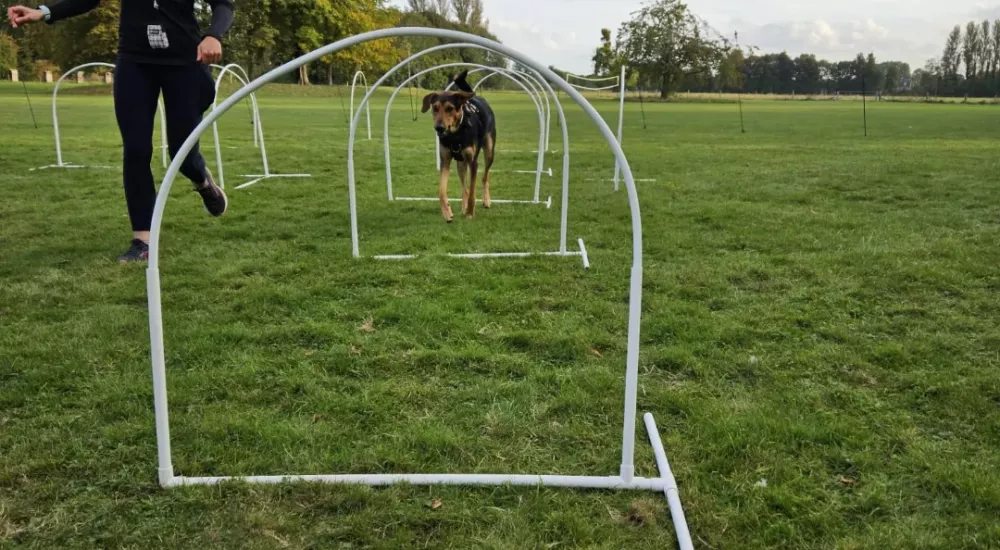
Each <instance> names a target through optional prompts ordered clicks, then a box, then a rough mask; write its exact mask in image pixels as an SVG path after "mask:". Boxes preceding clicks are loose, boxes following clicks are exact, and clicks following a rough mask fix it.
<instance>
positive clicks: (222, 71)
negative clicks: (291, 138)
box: [212, 63, 270, 189]
mask: <svg viewBox="0 0 1000 550" xmlns="http://www.w3.org/2000/svg"><path fill="white" fill-rule="evenodd" d="M215 67H218V66H217V65H215ZM227 73H228V74H230V75H232V76H233V77H235V78H236V80H237V81H239V82H241V83H242V84H243V85H244V86H246V85H247V84H249V83H250V76H249V75H248V74H247V72H246V70H245V69H244V68H243V67H241V66H239V65H237V64H236V63H230V64H229V65H226V66H224V67H219V75H218V76H217V77H216V79H215V99H213V100H212V109H215V106H216V105H217V104H218V101H219V88H220V86H221V85H222V79H223V78H224V77H225V76H226V74H227ZM241 73H242V76H241ZM250 104H251V108H252V110H253V141H254V145H256V146H257V147H259V148H260V157H261V163H262V165H263V166H264V173H265V174H268V173H270V167H269V166H268V163H267V146H266V145H265V144H264V129H263V127H261V125H260V107H259V106H258V105H257V94H250ZM212 136H213V138H214V141H215V165H216V170H217V171H218V174H217V179H218V183H219V187H221V188H222V189H225V188H226V176H225V174H224V173H223V166H222V144H221V143H220V140H219V123H218V122H215V123H213V124H212Z"/></svg>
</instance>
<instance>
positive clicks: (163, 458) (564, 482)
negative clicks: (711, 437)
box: [146, 28, 693, 550]
mask: <svg viewBox="0 0 1000 550" xmlns="http://www.w3.org/2000/svg"><path fill="white" fill-rule="evenodd" d="M400 36H431V37H437V38H445V39H452V40H464V41H469V42H474V43H477V44H481V45H483V46H486V47H489V48H491V49H494V50H496V51H498V52H500V53H503V54H504V55H507V56H509V57H512V58H514V59H516V60H517V61H518V62H520V63H522V64H524V65H526V66H528V67H531V68H532V69H533V70H535V71H537V72H539V73H540V74H542V75H543V76H544V77H545V78H546V79H548V80H549V81H550V82H552V83H554V84H556V85H557V86H558V87H559V88H560V89H561V90H562V91H563V92H565V93H566V94H568V95H569V96H570V98H571V99H573V101H574V102H576V103H577V104H578V105H579V106H580V107H581V108H583V110H584V111H585V112H586V114H587V116H588V117H590V119H591V120H592V121H593V122H594V123H595V124H596V125H597V127H598V129H599V131H600V133H601V135H602V136H603V137H604V139H605V141H606V142H607V143H608V146H609V147H610V148H611V149H612V151H613V152H614V155H615V158H616V159H617V160H618V161H619V163H620V164H621V167H622V174H623V176H624V181H625V188H626V193H627V196H628V203H629V210H630V212H631V221H632V258H633V259H632V274H631V280H630V285H629V291H630V293H629V314H628V344H627V350H628V351H627V357H626V369H625V405H624V422H623V424H624V425H623V429H622V449H621V466H620V469H619V471H618V473H617V474H616V475H611V476H584V475H537V474H352V475H345V474H330V475H272V476H239V477H233V476H212V477H188V476H176V475H174V468H173V461H172V456H171V449H170V421H169V407H168V401H167V372H166V357H165V351H164V345H163V341H164V339H163V314H162V300H161V296H160V294H161V288H160V269H159V260H160V237H161V234H162V224H163V215H164V211H165V209H166V204H167V200H168V198H169V196H170V188H171V187H172V186H173V183H174V181H175V180H176V179H177V174H178V173H179V171H180V166H181V159H183V158H184V157H186V156H187V154H188V153H189V152H190V151H191V149H192V148H193V147H194V145H195V143H197V142H198V139H199V138H200V137H201V135H202V134H203V133H205V132H206V131H207V130H208V128H209V126H211V124H212V123H213V122H214V121H215V120H217V119H218V118H219V117H220V116H222V114H224V113H225V112H226V111H228V110H229V109H230V108H232V107H233V106H234V105H235V104H236V103H238V102H239V101H240V100H241V99H243V98H244V97H246V96H247V95H249V94H250V93H251V92H254V91H256V90H257V89H259V88H261V87H262V86H264V85H265V84H267V83H269V82H272V81H274V80H275V79H277V78H278V77H280V76H283V75H285V74H288V73H290V72H292V71H294V70H296V69H297V68H298V67H301V66H303V65H305V64H307V63H311V62H314V61H316V60H318V59H320V58H321V57H324V56H326V55H330V54H332V53H336V52H338V51H341V50H343V49H345V48H349V47H351V46H354V45H356V44H361V43H364V42H368V41H371V40H378V39H383V38H394V37H400ZM358 118H359V117H354V118H353V119H352V121H351V143H353V138H354V135H355V134H356V132H357V125H358ZM347 174H348V193H349V198H350V203H351V241H352V246H353V249H354V252H355V255H357V211H356V191H355V180H354V148H353V146H350V147H349V148H348V162H347ZM642 275H643V273H642V219H641V215H640V211H639V197H638V193H637V192H636V187H635V181H634V179H633V177H632V170H631V168H630V166H629V163H628V159H627V158H626V157H625V154H624V152H623V151H622V148H621V146H620V145H619V144H618V142H617V141H616V140H615V136H614V134H612V132H611V129H610V128H609V127H608V125H607V124H606V123H605V122H604V121H603V120H602V119H601V117H600V115H599V114H598V113H597V111H596V110H595V109H594V108H593V106H592V105H590V104H589V103H588V102H587V100H586V99H584V98H583V96H582V95H580V93H579V92H577V91H576V90H575V89H573V88H572V87H571V86H569V85H568V84H567V83H566V82H565V81H564V80H562V79H560V78H559V77H558V76H557V75H556V74H555V73H554V72H552V71H551V70H550V69H548V68H547V67H545V66H544V65H542V64H540V63H536V62H534V61H533V60H531V59H529V58H527V57H525V56H523V55H521V54H519V53H518V52H516V51H514V50H512V49H510V48H508V47H507V46H504V45H502V44H499V43H496V42H493V41H490V40H487V39H485V38H481V37H478V36H474V35H471V34H465V33H461V32H457V31H450V30H444V29H434V28H388V29H382V30H378V31H372V32H368V33H364V34H360V35H356V36H352V37H349V38H346V39H343V40H340V41H338V42H335V43H333V44H329V45H327V46H324V47H322V48H319V49H317V50H315V51H313V52H311V53H308V54H306V55H303V56H301V57H299V58H298V59H295V60H292V61H290V62H288V63H286V64H284V65H282V66H280V67H278V68H276V69H273V70H271V71H270V72H268V73H267V74H265V75H264V76H262V77H260V78H258V79H256V80H254V81H253V82H251V83H250V84H249V85H248V86H245V87H244V88H242V89H241V90H240V91H238V92H237V93H236V94H234V95H233V96H231V97H229V98H228V99H226V101H225V102H223V103H222V105H220V106H219V108H218V109H216V110H214V111H212V112H211V113H210V114H209V116H208V117H207V118H206V119H205V120H204V121H202V123H201V124H199V125H198V127H197V128H196V129H195V130H194V132H192V133H191V135H190V136H188V138H187V140H185V142H184V144H183V145H182V146H181V148H180V150H179V151H178V153H177V155H176V156H175V157H174V160H173V161H172V162H171V163H170V167H169V168H168V169H167V174H166V176H165V177H164V180H163V183H162V185H161V186H160V193H158V194H157V197H156V207H155V209H154V211H153V221H152V231H151V235H150V242H149V264H148V267H147V270H146V276H147V285H146V288H147V293H148V301H149V327H150V348H151V359H152V375H153V402H154V411H155V418H156V441H157V460H158V468H157V472H158V478H159V482H160V485H161V486H163V487H181V486H190V485H216V484H219V483H224V482H228V481H241V482H244V483H269V484H275V483H284V482H294V481H299V482H319V483H333V484H360V485H371V486H379V485H392V484H400V483H406V484H413V485H486V486H502V485H519V486H550V487H567V488H577V489H585V488H586V489H615V490H651V491H658V492H660V491H662V492H663V493H664V495H665V496H666V498H667V501H668V503H669V505H670V513H671V516H672V517H673V522H674V525H675V528H676V531H677V539H678V542H679V545H680V547H681V549H682V550H689V549H693V545H692V543H691V535H690V533H689V531H688V528H687V521H686V520H685V518H684V512H683V509H682V507H681V502H680V497H679V494H678V488H677V483H676V480H675V479H674V476H673V473H672V472H671V470H670V465H669V463H668V461H667V456H666V453H665V451H664V448H663V444H662V442H661V440H660V436H659V433H658V431H657V429H656V422H655V421H654V420H653V416H652V415H651V414H649V413H646V414H645V415H644V417H643V420H644V422H645V425H646V431H647V433H648V434H649V439H650V443H651V445H652V447H653V453H654V456H655V457H656V463H657V466H658V467H659V470H660V476H659V477H650V478H646V477H637V476H636V475H635V428H636V408H637V394H638V382H639V344H640V336H639V331H640V321H641V314H642Z"/></svg>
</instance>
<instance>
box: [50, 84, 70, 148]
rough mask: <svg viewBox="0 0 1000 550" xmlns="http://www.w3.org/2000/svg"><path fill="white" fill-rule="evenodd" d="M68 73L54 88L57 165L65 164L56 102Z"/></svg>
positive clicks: (53, 114)
mask: <svg viewBox="0 0 1000 550" xmlns="http://www.w3.org/2000/svg"><path fill="white" fill-rule="evenodd" d="M68 74H69V73H66V74H64V75H63V76H62V78H60V79H59V80H58V81H57V82H56V87H55V89H54V90H52V127H53V128H54V129H55V132H56V166H62V165H63V158H62V144H61V143H59V109H57V108H56V107H58V105H57V103H56V102H57V101H58V100H59V85H60V84H62V81H63V78H66V75H68Z"/></svg>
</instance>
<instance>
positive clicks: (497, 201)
mask: <svg viewBox="0 0 1000 550" xmlns="http://www.w3.org/2000/svg"><path fill="white" fill-rule="evenodd" d="M392 200H394V201H411V202H415V201H420V202H437V201H439V200H441V199H439V198H437V197H393V198H392ZM448 202H462V199H448ZM490 203H491V204H539V205H545V208H552V197H549V198H548V199H546V200H545V202H542V201H520V200H514V199H490Z"/></svg>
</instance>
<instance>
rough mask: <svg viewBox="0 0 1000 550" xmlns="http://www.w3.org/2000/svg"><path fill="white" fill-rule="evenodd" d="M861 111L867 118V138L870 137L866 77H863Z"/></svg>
mask: <svg viewBox="0 0 1000 550" xmlns="http://www.w3.org/2000/svg"><path fill="white" fill-rule="evenodd" d="M861 109H862V110H863V112H864V117H865V137H868V92H867V91H866V90H865V75H861Z"/></svg>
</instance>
